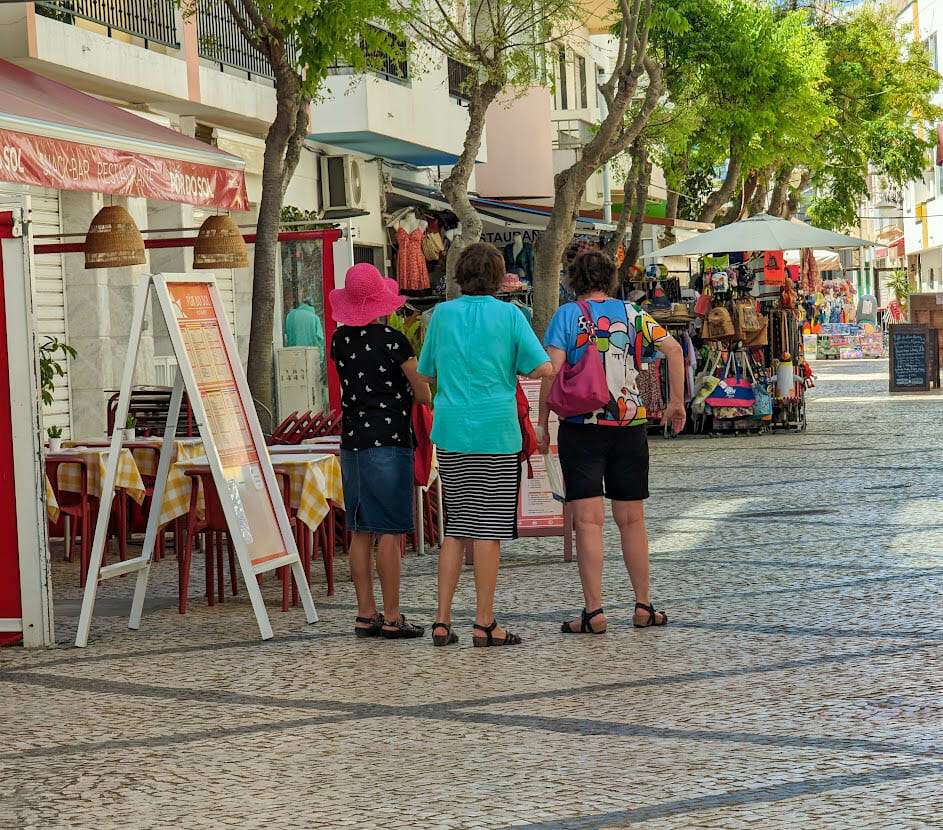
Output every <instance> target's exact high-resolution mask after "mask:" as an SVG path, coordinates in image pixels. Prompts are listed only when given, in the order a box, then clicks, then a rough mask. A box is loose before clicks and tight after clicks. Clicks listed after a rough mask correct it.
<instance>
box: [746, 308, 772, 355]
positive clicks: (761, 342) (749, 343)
mask: <svg viewBox="0 0 943 830" xmlns="http://www.w3.org/2000/svg"><path fill="white" fill-rule="evenodd" d="M757 316H758V317H759V318H760V325H761V328H760V329H759V330H758V331H755V332H753V333H752V334H749V335H747V336H746V337H744V338H743V345H744V346H746V347H747V348H750V349H755V348H757V347H759V346H768V345H769V320H767V319H766V317H764V316H763V315H762V314H759V315H757Z"/></svg>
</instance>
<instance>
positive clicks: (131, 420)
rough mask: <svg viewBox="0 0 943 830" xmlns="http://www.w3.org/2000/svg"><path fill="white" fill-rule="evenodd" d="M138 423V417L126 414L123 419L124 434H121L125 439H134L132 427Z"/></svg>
mask: <svg viewBox="0 0 943 830" xmlns="http://www.w3.org/2000/svg"><path fill="white" fill-rule="evenodd" d="M137 425H138V419H137V418H135V417H134V416H133V415H128V417H127V418H125V419H124V435H123V436H122V437H123V439H124V440H125V441H133V440H134V428H135V427H136V426H137Z"/></svg>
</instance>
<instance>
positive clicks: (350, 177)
mask: <svg viewBox="0 0 943 830" xmlns="http://www.w3.org/2000/svg"><path fill="white" fill-rule="evenodd" d="M321 195H322V197H323V199H324V209H325V210H337V209H338V208H348V209H350V208H359V207H360V205H361V204H362V202H363V186H362V182H361V177H360V162H359V161H358V160H357V159H355V158H354V157H353V156H349V155H343V156H321Z"/></svg>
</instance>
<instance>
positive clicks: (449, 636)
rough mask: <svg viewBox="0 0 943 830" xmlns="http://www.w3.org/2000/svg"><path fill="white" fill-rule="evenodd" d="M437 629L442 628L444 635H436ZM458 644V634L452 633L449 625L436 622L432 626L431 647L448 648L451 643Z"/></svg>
mask: <svg viewBox="0 0 943 830" xmlns="http://www.w3.org/2000/svg"><path fill="white" fill-rule="evenodd" d="M437 628H444V629H445V634H436V633H435V630H436V629H437ZM457 642H458V634H456V633H455V632H454V631H452V626H451V625H446V624H445V623H444V622H437V623H433V624H432V645H434V646H450V645H452V643H457Z"/></svg>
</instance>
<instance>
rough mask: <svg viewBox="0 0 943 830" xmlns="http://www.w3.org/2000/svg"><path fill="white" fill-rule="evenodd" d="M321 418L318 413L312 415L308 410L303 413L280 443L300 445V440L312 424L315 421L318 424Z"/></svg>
mask: <svg viewBox="0 0 943 830" xmlns="http://www.w3.org/2000/svg"><path fill="white" fill-rule="evenodd" d="M321 417H322V416H321V413H320V412H319V413H317V414H316V415H314V414H312V413H311V410H310V409H309V410H308V411H307V412H305V414H304V415H302V416H301V417H300V418H299V419H298V421H297V422H296V423H295V426H294V427H293V428H292V429H291V431H290V432H288V433H286V435H285V437H284V440H283V441H282V443H283V444H300V443H301V440H302V439H303V438H304V437H305V434H306V433H307V431H308V429H309V427H310V426H311V424H312V422H315V421H318V422H320V419H321Z"/></svg>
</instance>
